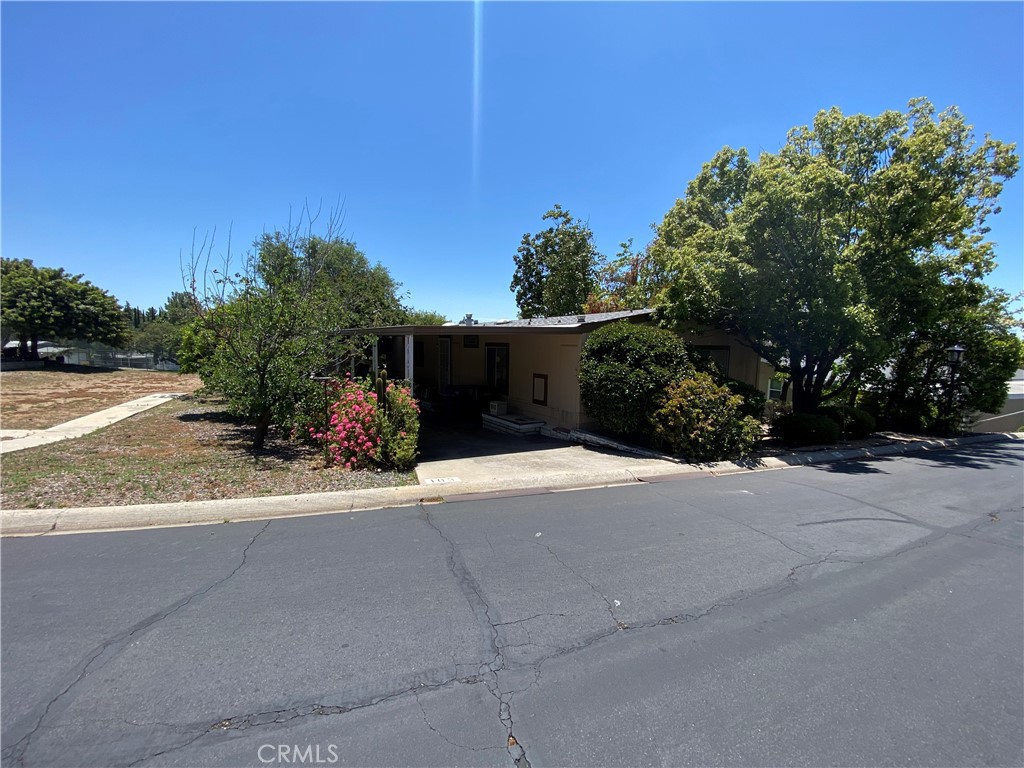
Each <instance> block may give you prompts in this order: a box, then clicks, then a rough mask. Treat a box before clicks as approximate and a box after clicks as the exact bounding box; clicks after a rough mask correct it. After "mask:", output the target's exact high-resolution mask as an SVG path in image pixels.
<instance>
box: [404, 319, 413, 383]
mask: <svg viewBox="0 0 1024 768" xmlns="http://www.w3.org/2000/svg"><path fill="white" fill-rule="evenodd" d="M412 357H413V345H412V334H411V333H407V334H405V378H406V379H408V380H409V392H410V393H412V392H413V391H414V390H413V385H412V366H413V359H412Z"/></svg>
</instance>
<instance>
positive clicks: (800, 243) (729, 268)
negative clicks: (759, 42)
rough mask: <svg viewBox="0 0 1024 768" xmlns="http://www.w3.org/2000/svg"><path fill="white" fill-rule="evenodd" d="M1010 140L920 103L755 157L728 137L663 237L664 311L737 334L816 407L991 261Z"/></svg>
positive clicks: (826, 115)
mask: <svg viewBox="0 0 1024 768" xmlns="http://www.w3.org/2000/svg"><path fill="white" fill-rule="evenodd" d="M1014 150H1015V147H1014V146H1013V145H1007V144H1004V143H1002V142H1000V141H996V140H993V139H990V138H988V137H986V138H985V139H983V140H981V141H977V140H976V139H975V136H974V133H973V129H972V128H971V126H969V125H967V123H966V122H965V120H964V118H963V116H962V115H961V114H960V113H959V111H958V110H957V109H956V108H951V109H948V110H946V111H944V112H941V113H939V114H936V112H935V109H934V108H933V107H932V105H931V104H930V103H929V102H928V101H927V100H925V99H915V100H913V101H911V102H910V104H909V107H908V109H907V111H906V112H898V111H888V112H884V113H883V114H881V115H879V116H877V117H870V116H866V115H852V116H847V115H843V114H842V113H841V112H840V111H839V110H838V109H836V108H833V109H830V110H827V111H822V112H820V113H818V115H817V116H816V117H815V119H814V122H813V124H812V125H811V126H804V127H799V128H794V129H793V130H791V131H790V133H789V135H788V139H787V141H786V143H785V145H784V146H783V147H782V148H781V149H780V150H779V151H778V152H775V153H769V152H764V153H762V154H761V155H760V157H759V158H758V159H757V160H753V159H751V158H750V156H749V155H748V153H747V152H746V150H744V149H739V150H734V149H731V148H729V147H726V148H724V149H722V150H721V151H720V152H719V153H718V154H717V155H716V156H715V157H714V158H713V159H712V160H711V162H709V163H707V164H706V165H705V166H704V167H703V168H702V170H701V172H700V174H698V176H697V177H696V178H695V179H694V180H693V181H691V182H690V184H689V185H688V187H687V190H686V195H685V197H683V198H682V199H680V200H678V201H677V202H676V204H675V205H674V206H673V207H672V209H671V210H670V211H669V212H668V213H667V214H666V216H665V218H664V220H663V221H662V223H661V225H660V226H659V227H658V230H657V238H656V239H655V241H654V243H652V246H651V248H652V253H653V254H654V257H655V258H656V259H658V261H659V262H660V263H661V264H662V265H663V268H664V269H665V270H666V272H667V274H668V275H669V287H668V289H667V290H666V292H665V294H664V298H665V301H666V313H667V316H668V317H669V318H670V319H671V320H672V321H674V322H675V323H676V324H677V325H680V326H683V325H689V324H692V323H696V324H697V325H713V326H716V327H719V328H722V329H724V330H726V331H729V332H730V333H732V334H734V335H735V336H736V337H737V338H738V339H740V340H741V341H742V342H743V343H744V344H746V345H747V346H749V347H750V348H751V349H753V350H754V351H756V352H757V353H758V354H759V355H761V356H762V357H763V358H765V359H766V360H768V361H769V362H770V363H772V364H773V365H775V366H776V367H777V368H779V369H780V370H784V371H786V372H787V373H788V374H789V378H790V381H791V386H792V391H793V402H794V408H795V409H796V410H798V411H813V410H815V409H816V408H817V406H818V404H819V403H820V402H821V401H822V400H823V399H826V398H829V397H835V396H838V395H840V394H841V393H843V392H844V391H846V390H847V388H848V387H850V386H851V385H854V384H856V383H857V382H858V381H859V380H861V378H862V377H863V375H864V373H865V372H866V371H868V370H869V369H871V368H873V367H875V366H878V365H880V364H884V363H885V361H887V360H889V359H891V358H892V357H893V356H894V355H895V354H896V351H897V349H898V348H899V344H900V340H901V339H905V338H907V337H908V336H909V335H910V334H912V333H914V331H915V329H916V328H918V327H920V325H921V324H922V322H923V321H925V320H926V318H927V316H928V314H929V313H930V312H931V305H932V303H933V302H934V300H935V296H936V294H937V292H940V291H941V290H942V286H943V285H947V284H951V283H954V282H956V281H961V282H967V283H975V282H980V281H981V280H982V279H983V278H984V276H985V275H986V274H988V273H989V272H990V271H991V269H992V268H993V252H992V247H991V244H990V243H988V242H986V241H985V234H986V232H987V229H986V227H985V220H986V218H987V217H988V216H989V215H990V214H991V213H993V212H994V211H996V210H997V207H996V200H997V197H998V195H999V193H1000V191H1001V189H1002V183H1003V181H1004V180H1006V179H1008V178H1010V177H1012V176H1013V175H1014V173H1015V172H1016V170H1017V167H1018V164H1019V159H1018V156H1017V154H1016V153H1015V151H1014Z"/></svg>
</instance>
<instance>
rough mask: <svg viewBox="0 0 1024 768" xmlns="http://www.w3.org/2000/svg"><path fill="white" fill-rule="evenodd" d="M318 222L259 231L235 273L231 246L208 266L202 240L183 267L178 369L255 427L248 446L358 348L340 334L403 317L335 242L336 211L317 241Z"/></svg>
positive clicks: (376, 274)
mask: <svg viewBox="0 0 1024 768" xmlns="http://www.w3.org/2000/svg"><path fill="white" fill-rule="evenodd" d="M316 219H317V216H315V215H311V214H310V212H309V210H308V209H306V208H304V209H303V212H302V215H301V216H300V220H299V224H298V225H296V226H293V227H289V228H288V229H287V230H286V231H284V232H281V231H278V232H274V233H272V234H264V235H262V236H261V237H260V238H258V239H257V240H256V241H255V243H254V244H253V250H251V251H250V252H248V253H247V254H246V255H245V257H244V258H243V259H242V262H241V265H240V269H239V270H238V271H233V270H232V267H231V253H230V242H229V245H228V254H227V256H226V257H225V259H224V266H223V267H222V268H220V269H213V270H211V269H209V257H210V253H211V251H212V248H213V242H212V238H211V239H210V241H209V242H207V241H205V240H204V242H203V243H202V244H201V245H199V246H198V248H196V247H193V251H192V258H191V260H190V263H189V266H188V268H187V270H186V271H187V274H188V275H189V281H190V285H189V289H190V293H191V299H192V303H193V306H194V307H195V308H196V314H197V317H196V319H195V320H194V321H193V322H192V324H191V325H190V326H189V328H188V329H187V330H186V332H185V333H184V334H183V339H182V351H181V355H180V358H179V363H181V365H182V370H184V371H186V372H195V373H198V374H199V375H200V376H202V378H203V383H204V385H205V386H206V387H208V388H210V389H212V390H214V391H217V392H220V393H222V394H223V395H224V396H225V398H226V399H227V401H228V406H229V408H230V409H231V411H232V412H234V413H236V414H238V415H240V416H242V417H244V418H245V419H247V420H248V421H249V422H250V423H252V424H253V425H254V426H255V427H256V431H255V433H254V436H253V447H254V448H255V449H261V448H263V446H264V443H265V440H266V435H267V432H268V430H269V428H270V426H271V425H273V424H279V425H289V426H290V425H292V422H293V417H294V414H295V412H296V409H297V408H298V406H299V405H300V403H301V402H302V401H303V400H305V399H307V398H311V397H312V398H316V397H318V396H320V397H322V394H318V393H319V389H318V387H317V386H316V385H315V383H314V382H313V381H312V380H311V379H310V376H311V375H312V374H317V373H322V372H324V371H325V370H329V369H331V368H334V367H337V366H338V365H339V363H340V362H341V361H343V360H345V359H347V358H348V357H349V356H351V355H353V354H357V353H358V351H359V350H360V349H361V348H362V346H363V344H362V342H361V340H359V339H350V338H348V337H345V336H341V335H340V334H339V331H341V330H342V329H344V328H350V327H356V326H360V325H389V324H394V323H397V322H400V320H401V319H402V317H403V310H402V306H401V303H400V302H399V300H398V297H397V295H396V293H397V290H398V283H396V282H395V281H394V280H392V278H391V276H390V274H388V271H387V270H386V269H385V268H384V267H383V266H381V265H379V264H377V265H371V264H370V262H369V261H368V260H367V258H366V256H365V255H364V254H363V253H362V252H361V251H359V250H358V249H357V248H356V246H355V244H354V243H352V242H351V241H349V240H345V239H343V238H342V237H340V235H339V234H338V233H337V227H338V225H339V224H340V213H338V212H335V213H332V214H331V216H330V218H329V221H328V223H327V232H326V234H324V235H322V236H321V235H316V234H314V233H313V227H314V224H315V222H316Z"/></svg>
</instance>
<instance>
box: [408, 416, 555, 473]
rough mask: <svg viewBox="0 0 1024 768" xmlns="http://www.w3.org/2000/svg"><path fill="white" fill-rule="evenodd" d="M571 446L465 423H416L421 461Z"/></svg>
mask: <svg viewBox="0 0 1024 768" xmlns="http://www.w3.org/2000/svg"><path fill="white" fill-rule="evenodd" d="M569 445H571V443H567V442H564V441H562V440H556V439H554V438H551V437H543V436H541V435H524V436H522V437H520V436H517V435H504V434H501V433H499V432H490V431H488V430H486V429H484V428H483V427H481V426H478V425H474V424H472V423H465V422H462V423H460V422H448V423H445V422H443V421H442V420H440V419H434V418H427V419H424V420H423V422H422V423H421V424H420V456H419V460H420V461H421V462H423V461H445V460H448V459H466V458H473V457H477V456H498V455H501V454H506V453H526V452H528V451H545V450H550V449H552V448H565V447H567V446H569Z"/></svg>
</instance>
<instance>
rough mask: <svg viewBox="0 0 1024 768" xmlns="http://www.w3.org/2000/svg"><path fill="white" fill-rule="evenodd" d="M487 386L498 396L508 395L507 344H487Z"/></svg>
mask: <svg viewBox="0 0 1024 768" xmlns="http://www.w3.org/2000/svg"><path fill="white" fill-rule="evenodd" d="M484 350H485V353H486V359H487V386H488V387H490V388H491V390H493V391H494V392H495V393H497V394H500V395H507V394H508V344H487V345H486V346H485V348H484Z"/></svg>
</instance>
